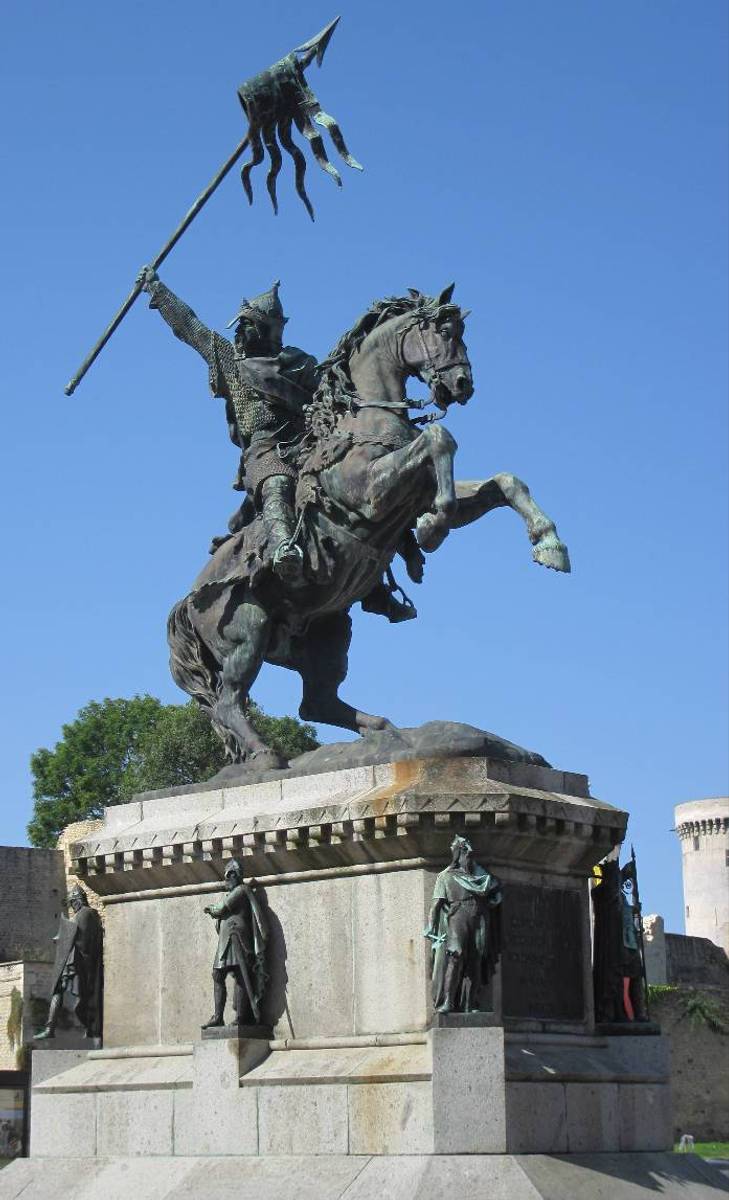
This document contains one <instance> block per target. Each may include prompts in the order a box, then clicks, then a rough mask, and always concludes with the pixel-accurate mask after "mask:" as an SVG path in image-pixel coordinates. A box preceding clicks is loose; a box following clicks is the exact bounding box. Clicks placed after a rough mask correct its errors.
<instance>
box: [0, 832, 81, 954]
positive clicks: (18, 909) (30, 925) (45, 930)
mask: <svg viewBox="0 0 729 1200" xmlns="http://www.w3.org/2000/svg"><path fill="white" fill-rule="evenodd" d="M65 896H66V879H65V875H64V871H63V855H62V854H61V852H60V851H59V850H37V849H28V848H27V847H26V846H0V963H9V962H38V963H41V962H49V963H52V962H53V959H54V955H55V947H54V944H53V938H54V937H55V935H56V933H57V932H58V921H59V918H60V915H61V911H62V904H63V901H64V899H65Z"/></svg>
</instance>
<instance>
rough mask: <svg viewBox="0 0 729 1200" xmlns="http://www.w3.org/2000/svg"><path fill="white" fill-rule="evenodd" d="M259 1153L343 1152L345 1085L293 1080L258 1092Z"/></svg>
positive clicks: (345, 1123)
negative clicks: (287, 1084)
mask: <svg viewBox="0 0 729 1200" xmlns="http://www.w3.org/2000/svg"><path fill="white" fill-rule="evenodd" d="M258 1146H259V1154H347V1153H348V1132H347V1089H346V1087H345V1086H344V1085H343V1084H319V1085H314V1084H294V1085H290V1086H287V1087H286V1086H285V1087H267V1088H261V1089H260V1090H259V1092H258Z"/></svg>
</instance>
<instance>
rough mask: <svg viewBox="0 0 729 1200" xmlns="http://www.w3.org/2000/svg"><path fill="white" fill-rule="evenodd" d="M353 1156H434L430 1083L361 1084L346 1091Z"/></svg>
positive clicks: (350, 1147) (350, 1150)
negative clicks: (432, 1154)
mask: <svg viewBox="0 0 729 1200" xmlns="http://www.w3.org/2000/svg"><path fill="white" fill-rule="evenodd" d="M347 1093H348V1097H347V1098H348V1105H349V1153H350V1154H431V1153H432V1151H433V1133H432V1130H433V1095H432V1089H431V1086H430V1082H429V1081H428V1082H424V1083H361V1084H352V1085H350V1087H349V1088H348V1089H347Z"/></svg>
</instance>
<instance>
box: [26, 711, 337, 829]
mask: <svg viewBox="0 0 729 1200" xmlns="http://www.w3.org/2000/svg"><path fill="white" fill-rule="evenodd" d="M248 715H249V717H250V718H251V721H252V723H253V724H254V725H255V727H256V729H257V730H258V732H259V733H260V734H261V736H262V737H264V738H265V740H266V741H268V742H269V743H270V744H271V745H272V746H273V747H274V748H275V749H276V750H278V752H279V753H280V754H283V755H284V756H285V757H286V758H294V757H296V755H298V754H303V753H305V752H306V751H307V750H313V749H315V748H316V746H317V745H318V742H317V740H316V736H315V733H314V729H313V728H312V726H311V725H304V724H302V723H301V722H300V721H297V720H295V719H294V718H293V717H270V716H268V715H267V714H266V713H264V712H262V711H261V709H259V708H258V707H257V705H255V704H251V705H250V708H249V713H248ZM62 735H63V736H62V737H61V740H60V741H59V742H58V743H57V744H56V746H55V747H54V748H53V749H52V750H48V749H45V748H42V749H40V750H37V751H36V752H35V754H33V755H32V757H31V760H30V765H31V771H32V774H33V797H34V807H33V816H32V818H31V821H30V823H29V825H28V836H29V838H30V841H31V844H32V845H33V846H54V845H55V843H56V840H57V838H58V835H59V834H60V832H61V830H62V829H63V828H64V827H65V826H66V825H69V824H70V823H71V822H73V821H84V820H87V819H89V818H92V817H100V816H101V815H102V812H103V809H104V808H106V807H108V806H109V805H112V804H120V803H123V802H124V801H125V800H129V799H130V798H131V796H132V795H133V794H134V793H135V792H143V791H153V790H154V789H156V788H166V787H177V786H180V785H182V784H187V783H202V782H204V781H205V780H206V779H210V778H211V776H213V775H215V774H216V772H217V771H219V770H220V769H221V767H223V766H224V765H225V755H224V752H223V746H222V743H221V742H220V741H219V739H218V738H217V737H216V735H215V733H214V731H213V729H212V726H211V725H210V722H209V721H208V719H207V717H206V716H205V714H204V713H203V711H202V710H201V709H200V708H199V707H198V705H197V704H195V703H194V702H193V701H190V702H189V703H187V704H162V703H161V701H159V700H157V699H156V698H155V697H154V696H134V697H132V699H130V700H127V699H115V700H110V699H107V700H103V701H100V702H99V701H92V702H91V703H90V704H87V705H86V706H85V708H82V709H81V711H80V712H79V714H78V716H77V717H76V719H75V720H74V721H72V722H70V723H69V724H68V725H64V726H63V728H62Z"/></svg>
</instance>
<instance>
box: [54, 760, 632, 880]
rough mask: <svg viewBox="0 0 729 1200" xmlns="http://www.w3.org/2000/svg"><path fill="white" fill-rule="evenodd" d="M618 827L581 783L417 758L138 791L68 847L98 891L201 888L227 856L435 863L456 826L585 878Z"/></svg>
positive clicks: (293, 863) (267, 861) (289, 864)
mask: <svg viewBox="0 0 729 1200" xmlns="http://www.w3.org/2000/svg"><path fill="white" fill-rule="evenodd" d="M277 782H280V781H277ZM545 784H546V785H549V784H553V785H555V784H556V785H558V786H559V788H560V791H556V790H554V791H553V790H551V789H549V790H548V788H545V786H544V785H545ZM540 785H541V786H540ZM566 787H569V788H570V789H571V790H570V791H569V792H568V791H566V790H562V789H565V788H566ZM297 793H298V794H299V795H300V797H301V801H302V802H301V803H299V804H297V803H295V800H296V796H297ZM304 801H305V802H304ZM626 824H627V814H626V813H624V812H621V811H620V810H618V809H615V808H612V807H610V806H609V805H605V804H602V803H601V802H600V801H597V800H595V799H593V798H591V797H590V796H589V795H588V788H587V780H586V778H585V776H580V775H572V774H565V773H564V772H561V771H553V770H551V769H548V768H544V767H532V766H523V765H521V764H505V763H494V762H491V760H488V759H448V760H444V759H438V760H416V761H409V762H404V763H393V764H389V765H386V766H378V767H362V768H357V769H356V770H350V771H337V772H331V773H329V774H327V775H320V776H310V777H307V778H305V779H301V780H298V781H297V780H295V779H294V780H286V781H285V787H282V788H280V789H279V790H277V789H276V788H275V787H274V788H272V787H271V785H269V784H268V783H265V784H253V785H250V786H248V787H237V788H225V789H220V790H219V791H218V790H215V789H213V790H210V789H208V790H207V791H205V792H200V793H192V794H191V793H190V792H186V793H179V794H173V795H167V796H158V795H153V796H151V797H150V796H147V797H144V796H143V797H141V798H139V799H136V800H135V801H133V802H132V803H131V804H129V805H123V806H121V805H120V806H118V807H117V808H112V809H108V810H107V813H106V818H105V824H104V826H103V827H102V828H101V829H100V830H98V831H97V833H96V834H95V835H94V836H92V837H90V838H88V839H87V840H85V841H83V842H80V843H77V844H76V845H75V846H74V847H73V861H74V870H76V872H77V873H78V875H79V876H80V877H81V878H83V879H84V881H85V882H86V883H87V884H88V885H89V886H90V887H91V888H93V889H94V890H95V891H96V892H98V893H100V894H101V895H103V896H111V895H119V894H122V893H125V892H137V893H138V892H140V891H145V890H148V889H155V890H156V889H160V888H169V887H180V886H183V887H189V886H190V885H195V884H198V885H201V886H203V887H204V889H205V890H209V889H210V885H211V884H215V883H216V882H219V881H220V880H221V878H222V872H223V867H222V864H223V862H224V860H225V859H227V858H229V857H231V856H235V857H238V858H241V860H242V862H243V866H244V870H245V872H246V875H247V876H254V875H255V876H261V875H265V876H277V875H285V874H287V873H292V872H295V873H301V872H311V871H316V872H318V871H321V870H326V871H330V870H332V869H335V868H337V867H341V868H348V867H349V868H351V867H353V866H356V865H359V866H361V867H362V868H363V869H365V870H366V869H367V865H368V864H371V866H372V869H373V870H375V869H377V868H376V866H375V864H379V869H382V866H385V869H387V867H386V864H388V863H391V864H392V869H396V870H397V869H400V870H402V869H404V868H406V867H407V863H408V860H412V865H413V867H416V866H422V865H424V861H425V862H426V863H430V862H432V864H433V865H434V866H437V865H439V864H440V863H441V862H442V860H443V857H444V855H446V854H447V853H448V846H449V844H450V841H451V839H452V837H453V835H454V834H455V833H456V832H460V833H464V832H465V834H466V835H467V836H468V837H469V839H470V840H471V841H472V843H473V846H474V849H475V850H476V852H477V853H479V852H480V853H481V854H483V855H486V856H488V861H489V863H490V864H492V865H494V866H497V865H498V863H499V862H500V861H509V862H514V861H515V860H518V861H521V862H524V863H525V864H530V865H531V866H532V867H534V866H539V864H543V865H544V869H545V870H548V871H557V872H570V873H572V872H574V873H580V874H583V873H587V872H589V870H590V869H591V867H592V865H593V863H595V862H597V861H599V859H600V858H602V857H604V855H605V854H607V853H608V851H609V850H610V849H611V848H612V847H613V846H614V845H615V844H616V843H617V842H619V841H621V840H622V838H623V835H624V832H625V826H626ZM205 885H207V886H205Z"/></svg>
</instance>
